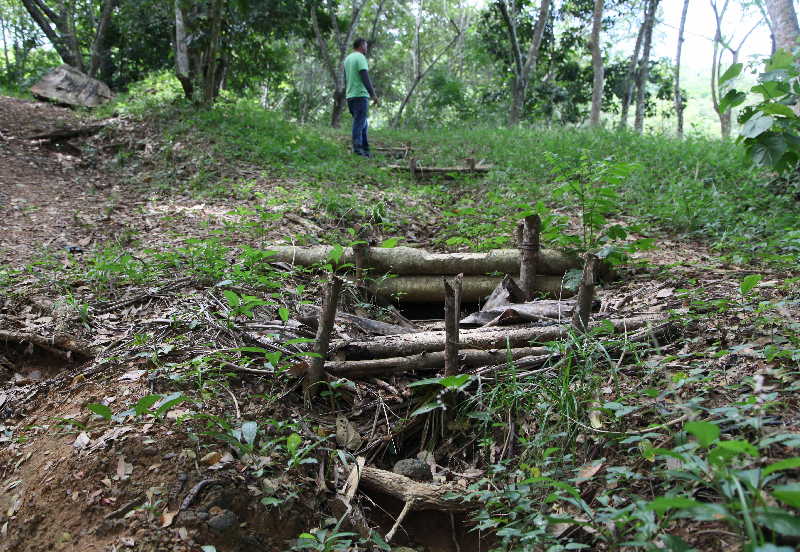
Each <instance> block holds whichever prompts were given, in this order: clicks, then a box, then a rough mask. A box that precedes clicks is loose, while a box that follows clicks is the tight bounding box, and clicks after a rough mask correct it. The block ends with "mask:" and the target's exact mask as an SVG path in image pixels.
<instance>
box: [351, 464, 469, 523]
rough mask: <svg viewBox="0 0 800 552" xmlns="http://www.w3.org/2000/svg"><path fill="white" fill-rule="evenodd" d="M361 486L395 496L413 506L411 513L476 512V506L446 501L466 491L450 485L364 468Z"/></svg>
mask: <svg viewBox="0 0 800 552" xmlns="http://www.w3.org/2000/svg"><path fill="white" fill-rule="evenodd" d="M361 486H363V487H366V488H368V489H371V490H373V491H378V492H380V493H383V494H387V495H389V496H393V497H394V498H397V499H400V500H402V501H404V502H405V503H409V502H410V503H412V506H411V509H412V510H444V511H448V512H463V511H466V510H470V509H472V508H474V505H471V504H469V503H467V502H464V501H462V500H459V499H454V498H446V497H447V496H448V495H452V494H462V493H463V492H464V489H461V488H458V487H455V486H453V485H447V484H445V485H434V484H431V483H422V482H420V481H414V480H413V479H411V478H410V477H406V476H405V475H400V474H399V473H394V472H390V471H386V470H381V469H378V468H374V467H372V466H365V467H364V470H363V471H362V472H361Z"/></svg>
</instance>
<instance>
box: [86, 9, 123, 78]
mask: <svg viewBox="0 0 800 552" xmlns="http://www.w3.org/2000/svg"><path fill="white" fill-rule="evenodd" d="M116 4H117V0H104V2H103V9H102V11H101V12H100V20H99V21H98V22H97V32H96V33H95V36H94V41H93V42H92V52H91V62H90V65H89V76H90V77H93V78H96V77H97V75H98V72H99V71H100V68H101V67H102V66H103V63H104V62H105V59H104V58H105V57H106V55H108V49H107V46H106V34H107V33H108V26H109V23H111V14H112V13H113V12H114V8H115V7H116Z"/></svg>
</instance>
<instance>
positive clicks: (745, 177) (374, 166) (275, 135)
mask: <svg viewBox="0 0 800 552" xmlns="http://www.w3.org/2000/svg"><path fill="white" fill-rule="evenodd" d="M162 80H163V79H162ZM151 85H152V83H150V85H148V86H151ZM143 86H144V85H143ZM156 88H157V87H156ZM151 89H152V86H151ZM158 90H159V91H157V92H151V93H150V94H149V95H148V94H144V95H141V94H138V95H137V94H135V93H132V94H131V95H129V96H127V97H125V98H121V99H120V100H119V101H118V102H117V106H116V107H114V106H109V107H108V108H106V109H120V106H122V108H123V109H125V110H128V112H131V113H138V114H140V115H148V116H151V117H152V116H154V115H155V116H157V117H159V118H161V119H162V120H163V121H166V123H165V135H166V137H167V138H168V139H169V140H174V141H181V142H184V143H188V144H196V145H199V146H201V147H200V149H202V150H203V152H204V153H203V155H204V156H206V157H205V158H204V161H203V163H201V165H202V166H207V167H208V170H207V171H206V172H205V173H201V175H200V178H199V180H200V182H199V184H198V182H197V181H195V183H194V186H195V188H198V187H199V188H202V187H203V186H205V185H208V186H213V185H214V182H215V179H217V180H216V184H217V185H218V184H219V178H217V174H216V173H215V167H219V165H220V163H223V164H230V165H238V164H248V165H255V166H257V167H260V168H261V169H263V170H264V171H266V172H268V173H269V174H270V175H273V176H277V177H283V178H287V179H291V181H292V186H291V188H290V190H289V193H287V194H286V195H285V197H284V200H285V201H286V202H288V203H291V202H292V201H297V202H301V201H302V202H304V203H305V204H306V205H308V204H309V203H308V202H311V206H312V207H315V208H318V209H319V210H320V211H321V212H322V216H323V217H324V216H326V215H327V216H330V217H331V218H332V219H337V220H339V221H340V222H341V223H342V226H343V229H344V227H346V226H347V225H348V224H355V223H356V222H364V221H368V222H373V223H376V224H380V225H381V226H382V228H383V231H384V233H386V234H394V235H402V234H403V232H405V231H406V230H407V227H408V225H410V224H412V223H414V222H416V223H420V221H424V220H427V221H428V222H429V223H431V224H433V225H435V226H436V227H437V228H436V232H435V237H434V242H435V243H438V244H440V245H443V246H453V245H459V246H465V247H468V248H471V249H478V250H481V249H490V248H494V247H502V246H504V245H506V244H507V243H508V241H509V236H510V234H511V232H512V229H513V225H514V224H515V221H516V220H518V218H519V216H520V215H521V214H522V213H524V212H526V211H529V210H531V209H536V210H538V211H539V212H541V213H542V214H544V215H548V214H554V213H558V214H559V215H571V216H573V217H574V216H575V215H576V213H575V212H574V209H572V204H571V203H570V202H569V201H567V200H564V199H556V198H554V196H553V191H554V190H555V189H556V188H557V187H558V186H559V185H561V184H563V181H564V179H563V176H564V174H565V173H568V172H569V169H570V167H577V166H579V165H580V164H581V163H584V164H588V165H591V164H592V163H594V162H596V163H601V164H604V166H611V167H613V166H615V165H617V164H620V163H625V164H633V165H634V168H633V170H631V171H629V174H628V175H627V177H626V178H625V179H624V181H622V182H620V183H618V184H616V185H614V186H613V188H614V191H615V193H616V195H617V197H616V198H615V209H614V210H613V211H612V212H609V213H607V214H608V217H607V218H608V219H609V220H613V219H618V218H620V217H624V218H626V220H634V221H636V223H637V224H636V226H637V228H635V230H637V232H636V233H637V234H638V236H639V237H641V236H654V237H656V238H657V237H659V236H662V235H664V234H665V233H668V234H671V235H677V236H686V237H691V238H697V239H700V240H702V241H704V242H706V243H707V244H709V245H711V246H713V247H714V248H716V249H717V250H718V251H719V252H720V254H721V255H724V256H727V257H728V259H729V260H731V261H733V262H736V263H753V262H766V263H769V264H774V265H785V266H793V265H795V264H796V263H797V262H798V260H800V222H799V220H800V216H798V215H800V207H799V206H798V204H797V202H796V201H795V200H794V199H793V198H792V197H790V196H788V195H787V196H780V195H775V194H773V193H771V192H770V191H769V190H768V189H767V188H766V184H767V182H768V180H769V176H768V175H767V174H765V173H763V172H760V171H759V170H756V169H754V168H752V167H751V166H750V165H749V163H748V161H747V159H746V158H745V155H744V152H743V150H742V148H741V147H739V146H738V145H736V144H733V143H730V142H722V141H719V140H716V139H710V138H702V137H690V138H687V139H685V140H683V141H679V140H676V139H674V138H672V137H670V136H663V135H645V136H640V135H638V134H635V133H632V132H617V131H611V130H605V129H601V130H593V129H577V128H516V129H507V128H493V127H489V126H481V125H471V126H469V127H464V128H446V129H429V130H426V131H413V130H405V129H403V130H389V129H382V130H377V131H373V132H372V134H371V139H372V142H373V143H383V144H400V143H406V142H408V143H411V144H412V145H413V147H414V148H415V151H416V152H417V153H416V155H417V156H418V158H419V160H420V163H421V164H422V165H423V166H434V165H438V166H443V165H444V166H447V165H453V164H463V162H464V159H465V158H467V157H473V158H476V159H480V160H484V161H485V162H486V163H491V164H493V165H494V167H495V169H494V170H493V171H492V172H491V173H490V174H489V175H488V176H487V177H486V178H485V179H482V180H466V179H463V180H456V181H441V182H422V183H413V182H411V181H410V179H409V178H408V176H407V175H406V174H397V173H390V172H388V171H387V170H386V169H385V168H382V167H381V165H382V164H385V160H381V161H379V160H373V161H364V160H363V159H361V158H357V157H355V156H353V155H351V154H349V153H348V148H347V145H348V130H349V129H348V124H349V118H348V117H347V116H345V117H344V121H343V126H342V128H341V129H330V128H327V127H318V126H303V125H299V124H296V123H294V122H291V121H287V120H286V119H284V118H283V117H282V116H281V115H279V114H277V113H273V112H268V111H265V110H263V109H261V108H260V107H259V106H258V105H257V104H256V103H255V102H254V101H251V100H243V99H235V98H222V99H221V101H219V102H218V103H217V105H216V106H214V107H213V108H212V109H209V110H201V111H197V110H195V109H194V108H192V107H190V106H188V105H186V104H185V102H183V101H181V100H180V99H179V96H180V90H179V89H178V88H177V87H176V86H175V85H174V83H173V84H171V85H170V86H169V87H167V88H166V91H164V89H163V87H162V88H158ZM134 92H135V91H134ZM153 98H157V99H158V101H154V100H153ZM188 151H192V146H190V147H189V150H188ZM204 182H205V183H204ZM605 184H606V183H603V182H596V183H595V184H593V185H594V186H596V187H602V186H604V185H605ZM234 187H235V186H234ZM229 189H230V186H227V185H226V186H224V187H219V186H218V190H217V191H218V193H223V194H224V193H227V192H226V190H229ZM196 191H197V190H196ZM537 204H538V207H537ZM376 211H377V213H376ZM337 217H338V218H337ZM563 223H564V218H563V216H562V217H561V218H559V217H550V218H549V219H548V220H547V221H546V224H550V230H551V232H550V233H549V234H548V233H545V236H544V238H545V240H546V241H552V242H554V243H555V244H556V245H564V243H568V242H564V240H560V239H559V237H558V233H559V232H561V231H562V230H563ZM562 242H564V243H562Z"/></svg>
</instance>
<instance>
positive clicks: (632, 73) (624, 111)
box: [619, 4, 647, 129]
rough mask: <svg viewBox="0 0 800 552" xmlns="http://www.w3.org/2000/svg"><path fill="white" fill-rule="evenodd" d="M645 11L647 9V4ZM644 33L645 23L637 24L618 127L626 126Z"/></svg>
mask: <svg viewBox="0 0 800 552" xmlns="http://www.w3.org/2000/svg"><path fill="white" fill-rule="evenodd" d="M644 6H645V8H644V9H645V12H646V10H647V4H645V5H644ZM644 34H645V25H644V24H642V25H640V26H639V32H638V33H637V34H636V44H635V45H634V47H633V53H632V54H631V60H630V62H629V63H628V70H627V72H626V74H625V84H624V90H623V93H622V108H621V109H620V116H619V128H620V129H624V128H627V126H628V110H629V109H630V105H631V101H632V100H633V92H634V90H635V89H636V65H637V64H638V63H639V54H640V52H641V51H642V41H643V39H644Z"/></svg>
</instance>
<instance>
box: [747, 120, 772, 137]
mask: <svg viewBox="0 0 800 552" xmlns="http://www.w3.org/2000/svg"><path fill="white" fill-rule="evenodd" d="M774 122H775V119H773V118H772V117H770V116H769V115H756V116H755V117H751V118H750V119H748V121H747V122H746V123H745V124H743V125H742V129H741V130H740V131H739V134H741V135H742V136H744V137H745V138H757V137H759V136H760V135H762V134H764V133H765V132H766V131H768V130H769V129H771V128H772V123H774Z"/></svg>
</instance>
